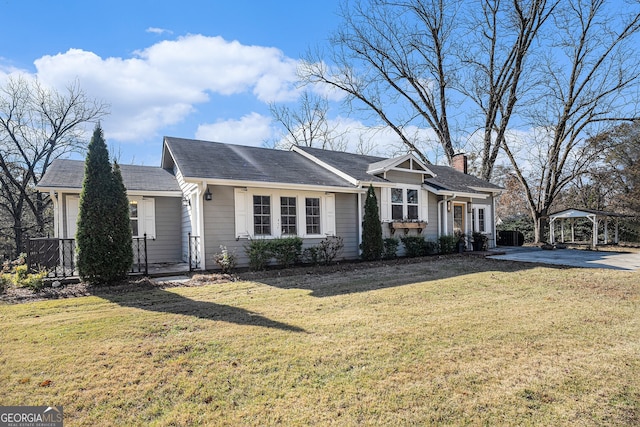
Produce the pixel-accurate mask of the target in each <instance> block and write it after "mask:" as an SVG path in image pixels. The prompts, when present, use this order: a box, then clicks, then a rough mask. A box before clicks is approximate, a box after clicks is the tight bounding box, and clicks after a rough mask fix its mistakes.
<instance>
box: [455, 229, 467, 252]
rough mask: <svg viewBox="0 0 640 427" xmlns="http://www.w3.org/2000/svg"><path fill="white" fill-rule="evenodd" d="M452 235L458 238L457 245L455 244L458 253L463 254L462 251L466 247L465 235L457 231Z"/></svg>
mask: <svg viewBox="0 0 640 427" xmlns="http://www.w3.org/2000/svg"><path fill="white" fill-rule="evenodd" d="M454 234H455V236H456V237H457V238H458V244H457V249H458V253H459V254H461V253H463V252H464V250H465V249H466V247H467V241H466V238H467V235H466V234H464V233H463V232H461V231H458V230H456V231H455V232H454Z"/></svg>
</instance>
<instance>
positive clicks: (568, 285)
mask: <svg viewBox="0 0 640 427" xmlns="http://www.w3.org/2000/svg"><path fill="white" fill-rule="evenodd" d="M639 279H640V276H639V275H638V273H629V272H620V271H613V270H600V269H561V268H549V267H537V266H533V265H527V264H516V263H506V262H498V261H490V260H484V259H474V258H465V257H460V258H458V257H453V258H447V259H438V258H433V259H429V260H428V261H427V262H424V263H417V264H406V265H403V264H400V263H398V264H393V263H390V264H387V265H382V266H380V267H377V268H373V269H366V268H361V267H359V266H358V265H355V266H348V267H345V268H344V270H342V271H338V272H337V273H334V274H330V275H317V274H304V271H303V272H302V274H300V275H296V276H289V277H277V276H276V277H271V278H266V279H264V280H260V281H254V282H247V281H245V282H234V283H224V284H212V285H206V286H200V287H183V288H172V289H164V290H162V289H156V290H151V291H144V292H135V293H129V294H120V295H116V294H109V293H107V292H103V293H98V294H96V295H94V296H90V297H80V298H72V299H66V300H53V301H42V302H35V303H27V304H19V305H0V332H1V335H0V336H1V338H0V339H1V340H2V346H1V347H0V390H2V393H1V394H0V405H63V406H64V411H65V425H69V426H74V425H184V426H188V425H234V426H235V425H276V424H281V425H322V426H325V425H341V426H342V425H381V424H383V425H430V424H437V425H545V426H546V425H554V426H555V425H571V426H573V425H586V426H589V425H594V426H595V425H633V424H638V423H640V298H639V297H640V280H639ZM49 381H50V382H49Z"/></svg>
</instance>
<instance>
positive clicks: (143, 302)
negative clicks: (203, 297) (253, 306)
mask: <svg viewBox="0 0 640 427" xmlns="http://www.w3.org/2000/svg"><path fill="white" fill-rule="evenodd" d="M140 290H141V292H135V291H134V292H128V293H118V292H113V291H110V290H109V289H108V288H96V289H94V290H93V292H92V294H93V295H95V296H97V297H100V298H104V299H106V300H108V301H111V302H113V303H115V304H118V305H120V306H122V307H133V308H139V309H141V310H147V311H155V312H159V313H173V314H184V315H187V316H194V317H199V318H201V319H208V320H217V321H221V322H228V323H235V324H238V325H249V326H261V327H264V328H274V329H281V330H283V331H289V332H306V331H305V330H304V329H302V328H299V327H297V326H293V325H288V324H286V323H282V322H277V321H275V320H271V319H269V318H267V317H264V316H261V315H259V314H256V313H253V312H251V311H248V310H245V309H243V308H238V307H233V306H230V305H224V304H216V303H214V302H208V301H197V300H192V299H190V298H187V297H184V296H182V295H178V294H176V293H174V292H169V291H167V290H165V289H161V288H151V289H140Z"/></svg>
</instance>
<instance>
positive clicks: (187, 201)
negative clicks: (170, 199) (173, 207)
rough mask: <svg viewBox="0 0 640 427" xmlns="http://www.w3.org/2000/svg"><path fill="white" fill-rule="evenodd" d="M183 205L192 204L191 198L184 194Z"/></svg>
mask: <svg viewBox="0 0 640 427" xmlns="http://www.w3.org/2000/svg"><path fill="white" fill-rule="evenodd" d="M182 206H191V200H189V199H188V198H187V197H186V196H182Z"/></svg>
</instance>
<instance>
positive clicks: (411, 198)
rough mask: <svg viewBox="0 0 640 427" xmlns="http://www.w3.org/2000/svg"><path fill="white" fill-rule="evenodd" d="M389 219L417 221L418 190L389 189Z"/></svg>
mask: <svg viewBox="0 0 640 427" xmlns="http://www.w3.org/2000/svg"><path fill="white" fill-rule="evenodd" d="M405 196H406V197H405ZM391 219H393V220H395V221H402V220H403V219H409V220H417V219H418V190H415V189H404V188H392V189H391Z"/></svg>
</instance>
